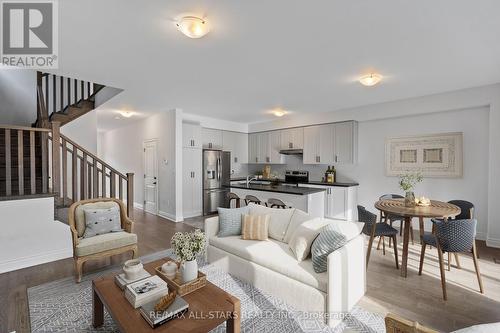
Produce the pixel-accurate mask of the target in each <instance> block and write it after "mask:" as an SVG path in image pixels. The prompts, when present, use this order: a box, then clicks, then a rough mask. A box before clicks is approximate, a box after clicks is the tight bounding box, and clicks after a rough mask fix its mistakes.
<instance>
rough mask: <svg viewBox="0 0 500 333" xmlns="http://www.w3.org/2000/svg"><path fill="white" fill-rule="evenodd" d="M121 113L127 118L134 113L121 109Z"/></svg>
mask: <svg viewBox="0 0 500 333" xmlns="http://www.w3.org/2000/svg"><path fill="white" fill-rule="evenodd" d="M119 113H120V114H121V115H122V117H125V118H130V117H132V116H133V115H134V114H133V113H132V112H130V111H120V112H119Z"/></svg>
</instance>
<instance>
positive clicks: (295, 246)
mask: <svg viewBox="0 0 500 333" xmlns="http://www.w3.org/2000/svg"><path fill="white" fill-rule="evenodd" d="M328 223H329V221H328V220H326V219H322V218H315V219H312V220H309V221H306V222H304V223H302V224H301V225H299V226H298V227H297V228H296V229H295V231H294V232H293V234H292V236H291V237H290V242H289V243H288V247H289V248H290V250H292V252H293V254H294V255H295V258H297V260H298V261H299V262H300V261H303V260H305V259H306V258H307V257H308V256H309V253H310V252H311V245H312V243H313V242H314V240H315V239H316V237H318V235H319V232H320V230H321V228H323V227H324V226H325V225H326V224H328Z"/></svg>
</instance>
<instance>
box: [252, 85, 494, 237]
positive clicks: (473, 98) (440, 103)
mask: <svg viewBox="0 0 500 333" xmlns="http://www.w3.org/2000/svg"><path fill="white" fill-rule="evenodd" d="M343 120H357V121H359V122H360V124H359V161H358V164H357V165H356V166H354V167H342V166H337V168H338V170H339V174H340V176H341V178H344V179H347V178H352V180H355V181H359V183H360V188H359V191H360V193H359V201H360V203H361V204H364V205H366V206H367V207H368V208H370V209H372V210H374V208H373V203H374V202H375V200H376V199H377V197H378V195H379V194H381V193H385V192H398V189H397V184H396V180H395V178H390V177H385V175H384V172H383V171H384V170H383V168H384V160H383V158H382V157H383V154H384V143H383V139H384V138H385V137H390V136H398V135H399V136H401V135H412V134H413V135H414V134H425V133H440V132H451V131H463V132H464V177H463V178H460V179H436V178H432V179H427V180H425V181H424V182H423V183H422V184H421V185H419V186H418V187H417V194H425V195H428V196H430V197H434V198H440V199H443V200H449V199H452V198H460V197H461V198H464V199H467V198H469V200H470V201H472V202H474V204H475V205H476V206H477V217H478V219H479V221H478V222H479V226H478V231H479V235H478V236H479V237H481V238H484V239H486V241H487V244H488V245H489V246H495V247H500V217H499V216H498V213H497V210H496V206H497V205H498V198H499V197H500V149H498V144H499V143H500V85H499V84H496V85H490V86H484V87H477V88H471V89H464V90H459V91H453V92H449V93H443V94H436V95H429V96H423V97H418V98H411V99H405V100H400V101H394V102H388V103H381V104H374V105H367V106H363V107H358V108H352V109H345V110H338V111H333V112H326V113H312V114H309V115H298V116H289V117H284V118H283V119H279V120H276V121H273V122H267V123H257V124H250V125H249V132H257V131H265V130H273V129H279V128H286V127H294V126H303V125H312V124H320V123H328V122H335V121H343ZM316 172H318V170H316ZM459 196H460V197H459Z"/></svg>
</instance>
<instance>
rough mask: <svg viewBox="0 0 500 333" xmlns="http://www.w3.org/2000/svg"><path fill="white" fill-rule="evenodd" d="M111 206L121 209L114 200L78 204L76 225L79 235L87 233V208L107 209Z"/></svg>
mask: <svg viewBox="0 0 500 333" xmlns="http://www.w3.org/2000/svg"><path fill="white" fill-rule="evenodd" d="M111 207H118V209H120V206H119V205H118V204H117V203H116V202H114V201H98V202H90V203H87V204H83V205H78V207H76V209H75V224H76V226H75V227H76V231H77V233H78V237H82V236H83V234H84V233H85V212H84V210H85V209H107V208H111Z"/></svg>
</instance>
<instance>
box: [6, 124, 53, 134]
mask: <svg viewBox="0 0 500 333" xmlns="http://www.w3.org/2000/svg"><path fill="white" fill-rule="evenodd" d="M0 129H9V130H21V131H30V132H47V133H48V132H51V130H50V129H49V128H39V127H24V126H14V125H0Z"/></svg>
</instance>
